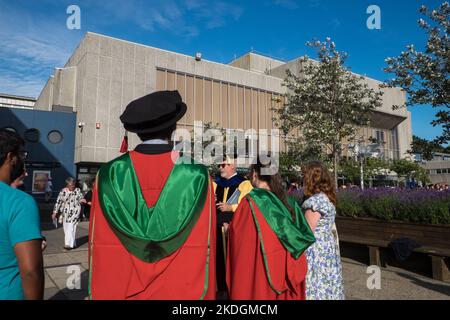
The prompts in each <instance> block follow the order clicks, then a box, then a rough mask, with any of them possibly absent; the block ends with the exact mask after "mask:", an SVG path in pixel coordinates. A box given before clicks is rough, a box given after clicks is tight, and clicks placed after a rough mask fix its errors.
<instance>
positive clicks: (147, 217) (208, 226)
mask: <svg viewBox="0 0 450 320" xmlns="http://www.w3.org/2000/svg"><path fill="white" fill-rule="evenodd" d="M186 108H187V107H186V105H185V104H184V103H183V102H182V100H181V97H180V95H179V93H178V92H168V91H165V92H156V93H153V94H151V95H148V96H145V97H143V98H140V99H138V100H135V101H133V102H131V103H130V104H129V105H128V106H127V108H126V110H125V112H124V114H123V115H122V116H121V120H122V122H123V123H124V126H125V129H127V130H128V131H131V132H135V133H137V134H138V136H139V137H140V138H141V140H143V143H142V144H140V145H138V146H137V148H136V149H135V150H134V151H131V152H129V153H126V154H124V155H123V156H121V157H119V158H117V159H115V160H113V161H111V162H110V163H108V164H106V165H104V166H103V167H102V168H101V169H100V171H99V174H98V177H97V183H96V186H95V189H94V192H93V200H92V211H91V220H90V228H89V229H90V230H89V295H90V298H91V299H101V300H103V299H112V300H119V299H120V300H122V299H138V300H147V299H155V300H174V299H179V300H197V299H215V297H216V283H215V270H216V265H215V247H216V243H215V242H216V229H215V225H216V220H215V219H216V211H215V199H214V191H213V185H212V180H211V179H210V177H209V175H208V172H207V169H206V167H204V166H203V165H198V164H191V162H190V159H187V158H181V157H180V155H179V154H178V153H177V152H175V151H172V150H173V146H172V145H171V144H170V142H169V141H170V138H171V133H172V132H173V131H174V130H175V125H176V122H177V121H178V120H179V119H180V118H181V117H182V116H183V115H184V114H185V112H186Z"/></svg>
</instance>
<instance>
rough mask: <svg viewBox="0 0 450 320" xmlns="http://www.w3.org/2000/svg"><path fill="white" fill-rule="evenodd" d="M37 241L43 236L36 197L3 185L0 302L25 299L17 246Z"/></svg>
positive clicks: (0, 201)
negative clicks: (16, 252) (16, 251)
mask: <svg viewBox="0 0 450 320" xmlns="http://www.w3.org/2000/svg"><path fill="white" fill-rule="evenodd" d="M36 239H42V236H41V229H40V222H39V211H38V208H37V206H36V202H35V201H34V199H33V197H31V196H30V195H28V194H26V193H24V192H22V191H19V190H16V189H13V188H11V187H10V186H8V185H7V184H5V183H3V182H0V300H21V299H23V298H24V296H23V290H22V280H21V278H20V273H19V265H18V263H17V258H16V255H15V253H14V246H15V245H16V244H17V243H20V242H25V241H30V240H36Z"/></svg>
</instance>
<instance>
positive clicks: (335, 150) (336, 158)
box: [333, 148, 338, 190]
mask: <svg viewBox="0 0 450 320" xmlns="http://www.w3.org/2000/svg"><path fill="white" fill-rule="evenodd" d="M333 165H334V185H335V187H336V190H337V188H338V152H337V149H336V148H333Z"/></svg>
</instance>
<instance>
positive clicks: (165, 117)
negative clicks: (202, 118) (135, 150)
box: [120, 91, 187, 134]
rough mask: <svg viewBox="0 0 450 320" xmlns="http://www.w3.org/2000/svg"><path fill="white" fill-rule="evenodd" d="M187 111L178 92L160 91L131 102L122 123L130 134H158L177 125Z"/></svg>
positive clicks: (123, 115)
mask: <svg viewBox="0 0 450 320" xmlns="http://www.w3.org/2000/svg"><path fill="white" fill-rule="evenodd" d="M186 110H187V106H186V104H185V103H184V102H183V100H182V99H181V96H180V93H179V92H178V91H158V92H154V93H151V94H149V95H146V96H144V97H142V98H139V99H137V100H134V101H132V102H130V104H129V105H128V106H127V107H126V109H125V111H124V112H123V114H122V115H121V116H120V121H122V123H123V125H124V127H125V129H126V130H128V131H130V132H134V133H138V134H146V133H156V132H159V131H163V130H165V129H167V128H170V127H171V126H173V125H174V124H176V123H177V121H178V120H180V119H181V118H182V117H183V116H184V114H185V113H186Z"/></svg>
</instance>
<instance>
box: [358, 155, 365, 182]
mask: <svg viewBox="0 0 450 320" xmlns="http://www.w3.org/2000/svg"><path fill="white" fill-rule="evenodd" d="M359 159H360V164H361V190H364V156H363V155H362V154H361V155H360V156H359Z"/></svg>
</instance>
